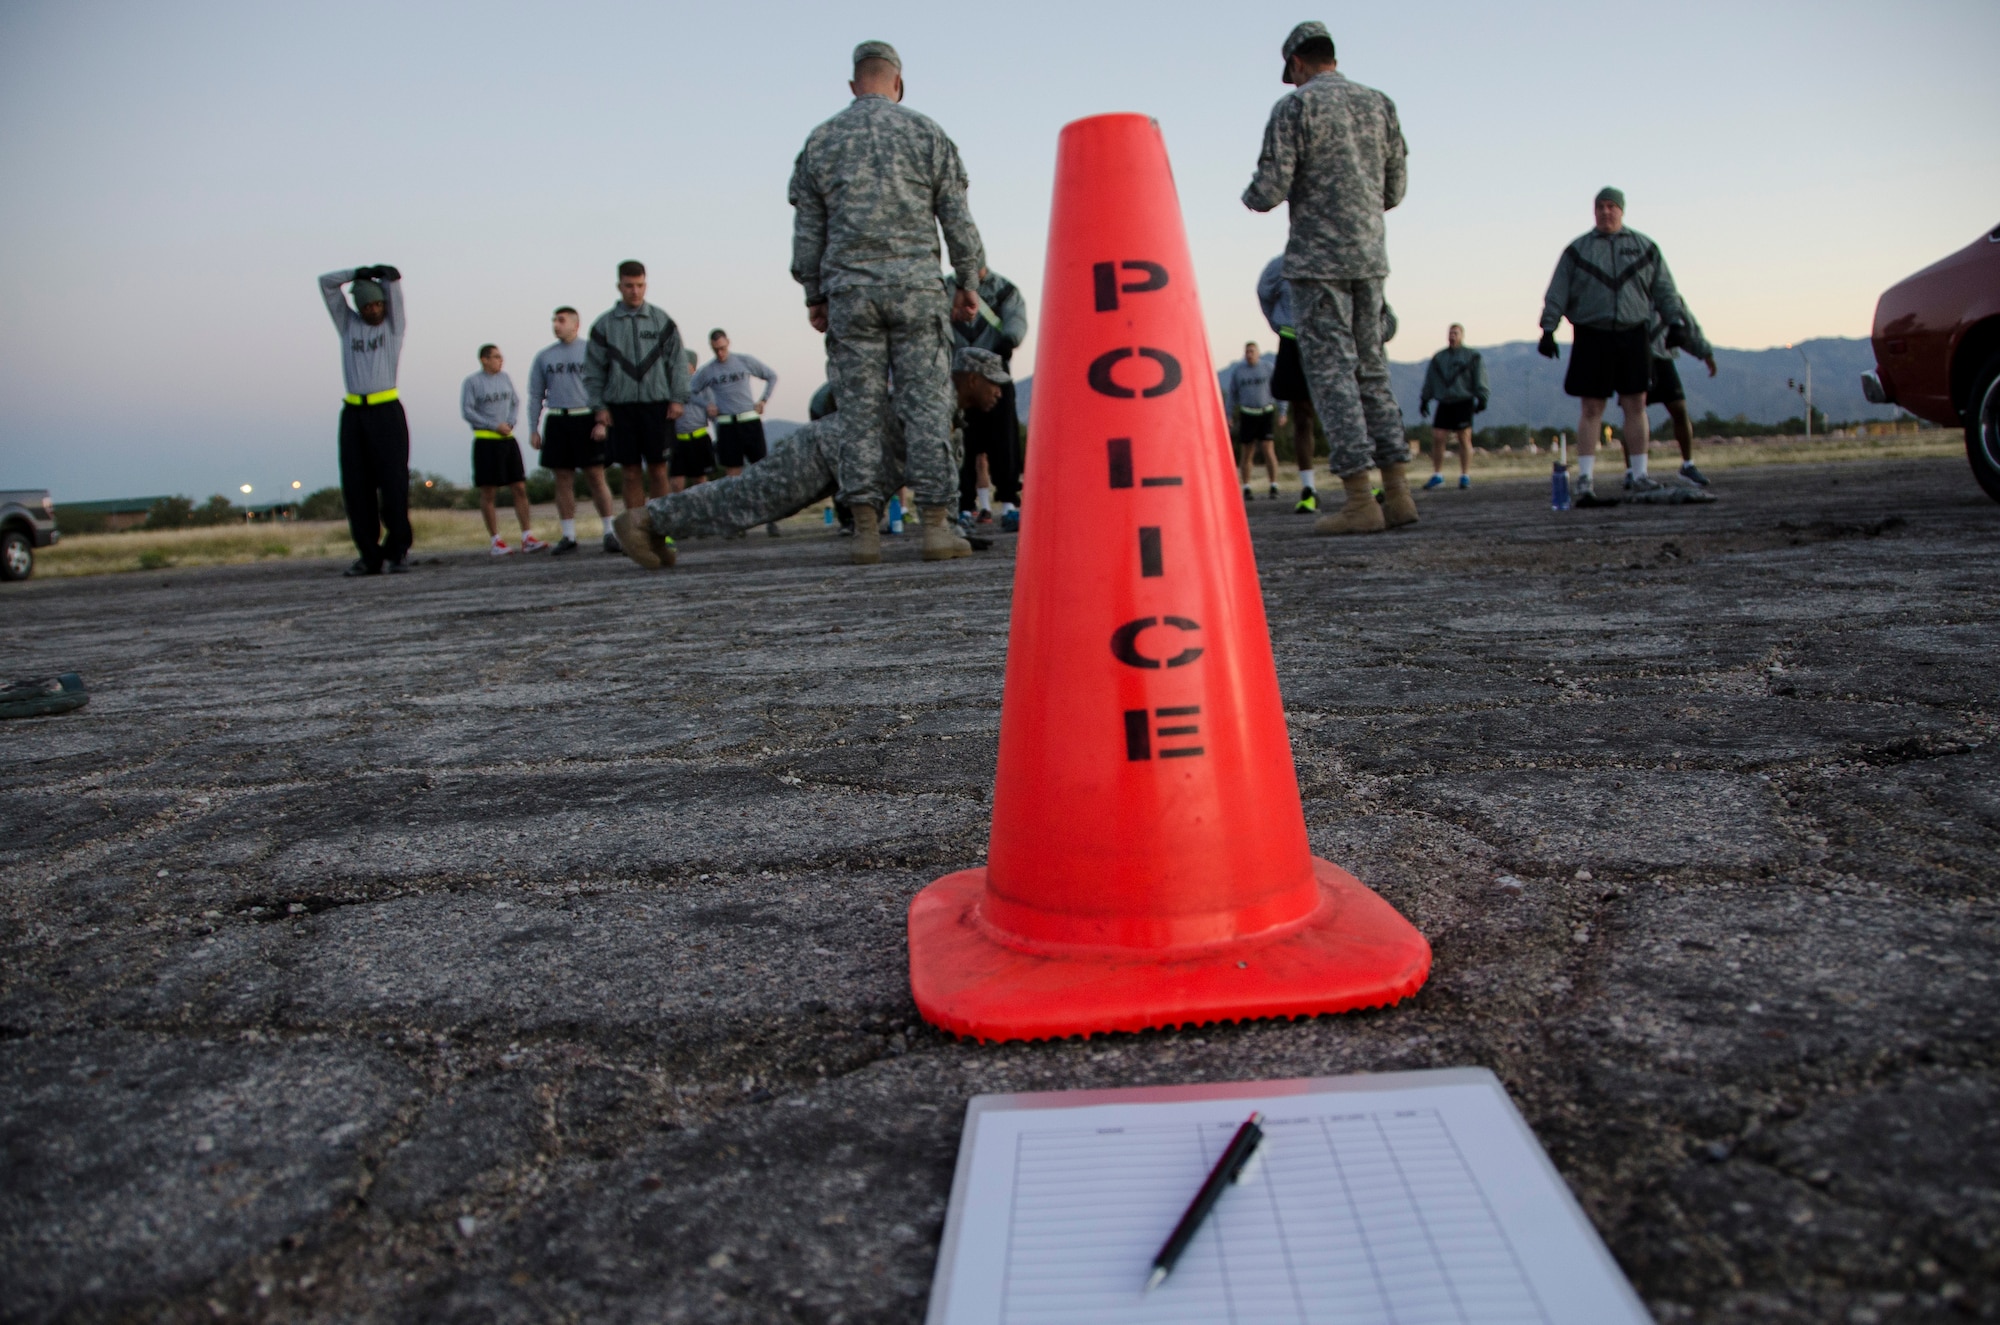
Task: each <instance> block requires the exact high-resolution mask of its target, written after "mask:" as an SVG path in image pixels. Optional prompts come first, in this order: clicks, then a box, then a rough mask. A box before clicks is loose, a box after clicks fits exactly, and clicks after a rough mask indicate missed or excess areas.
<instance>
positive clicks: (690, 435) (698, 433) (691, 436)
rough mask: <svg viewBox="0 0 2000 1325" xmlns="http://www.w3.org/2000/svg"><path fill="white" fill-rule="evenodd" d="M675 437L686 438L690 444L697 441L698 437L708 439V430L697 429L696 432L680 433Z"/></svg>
mask: <svg viewBox="0 0 2000 1325" xmlns="http://www.w3.org/2000/svg"><path fill="white" fill-rule="evenodd" d="M674 436H676V437H681V438H685V439H686V440H688V441H690V442H691V441H693V440H695V439H696V438H697V437H706V436H708V429H706V428H696V429H695V430H694V431H693V432H680V433H675V434H674Z"/></svg>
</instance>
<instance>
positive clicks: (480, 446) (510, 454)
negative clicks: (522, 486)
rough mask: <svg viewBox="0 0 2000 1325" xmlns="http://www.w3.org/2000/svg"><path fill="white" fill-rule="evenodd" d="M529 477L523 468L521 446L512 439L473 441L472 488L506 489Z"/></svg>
mask: <svg viewBox="0 0 2000 1325" xmlns="http://www.w3.org/2000/svg"><path fill="white" fill-rule="evenodd" d="M527 477H528V471H527V470H525V469H523V468H521V444H520V443H519V442H517V441H515V440H514V439H513V438H512V437H475V438H473V439H472V486H473V487H475V488H504V487H506V486H507V485H508V484H509V483H519V482H521V481H522V480H524V479H526V478H527Z"/></svg>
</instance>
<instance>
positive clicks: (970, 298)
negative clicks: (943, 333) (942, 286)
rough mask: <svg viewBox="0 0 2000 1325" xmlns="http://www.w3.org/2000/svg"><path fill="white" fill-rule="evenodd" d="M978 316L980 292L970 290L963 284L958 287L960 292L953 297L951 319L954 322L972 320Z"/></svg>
mask: <svg viewBox="0 0 2000 1325" xmlns="http://www.w3.org/2000/svg"><path fill="white" fill-rule="evenodd" d="M978 316H979V292H978V291H977V290H968V289H966V288H965V287H964V286H962V285H961V286H960V287H959V288H958V292H957V293H956V294H954V295H952V297H951V320H952V321H954V322H970V321H972V319H974V318H975V317H978Z"/></svg>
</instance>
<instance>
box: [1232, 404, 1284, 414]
mask: <svg viewBox="0 0 2000 1325" xmlns="http://www.w3.org/2000/svg"><path fill="white" fill-rule="evenodd" d="M1276 408H1278V407H1277V406H1276V405H1238V406H1237V407H1236V412H1237V413H1238V414H1269V413H1270V412H1271V411H1272V410H1274V409H1276Z"/></svg>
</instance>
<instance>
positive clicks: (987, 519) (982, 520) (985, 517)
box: [972, 511, 993, 524]
mask: <svg viewBox="0 0 2000 1325" xmlns="http://www.w3.org/2000/svg"><path fill="white" fill-rule="evenodd" d="M972 523H974V524H992V523H993V512H991V511H981V512H980V513H979V514H977V515H975V516H973V517H972Z"/></svg>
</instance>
